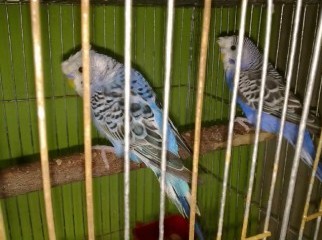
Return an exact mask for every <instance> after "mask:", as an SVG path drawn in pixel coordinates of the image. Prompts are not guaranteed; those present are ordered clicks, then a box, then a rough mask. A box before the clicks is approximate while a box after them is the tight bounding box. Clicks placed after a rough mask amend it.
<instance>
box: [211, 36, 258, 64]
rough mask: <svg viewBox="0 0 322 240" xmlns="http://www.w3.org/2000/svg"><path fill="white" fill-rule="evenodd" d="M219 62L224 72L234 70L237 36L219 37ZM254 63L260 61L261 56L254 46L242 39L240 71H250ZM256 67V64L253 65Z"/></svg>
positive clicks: (247, 40)
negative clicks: (221, 63)
mask: <svg viewBox="0 0 322 240" xmlns="http://www.w3.org/2000/svg"><path fill="white" fill-rule="evenodd" d="M217 43H218V45H219V47H220V53H221V60H222V62H223V64H224V68H225V70H228V69H235V67H236V62H237V48H238V36H237V35H233V36H225V37H219V38H218V40H217ZM255 61H260V62H261V61H262V56H261V54H260V52H259V50H258V48H257V47H256V45H255V44H254V43H253V42H252V41H251V40H250V39H249V38H247V37H245V38H244V41H243V48H242V59H241V70H250V69H251V68H252V66H253V65H254V64H253V63H254V62H255ZM255 65H257V64H255Z"/></svg>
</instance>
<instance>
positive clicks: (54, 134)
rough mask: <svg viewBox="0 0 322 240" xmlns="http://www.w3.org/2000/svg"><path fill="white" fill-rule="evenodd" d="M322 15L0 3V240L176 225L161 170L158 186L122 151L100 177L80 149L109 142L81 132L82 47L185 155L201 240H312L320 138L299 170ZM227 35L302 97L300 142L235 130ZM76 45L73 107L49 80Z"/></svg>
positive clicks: (246, 8)
mask: <svg viewBox="0 0 322 240" xmlns="http://www.w3.org/2000/svg"><path fill="white" fill-rule="evenodd" d="M321 14H322V13H321V3H320V2H319V1H316V0H304V1H292V0H277V1H274V5H273V1H269V0H268V1H261V0H253V1H251V0H250V1H236V0H226V1H221V0H213V1H210V0H205V2H203V1H199V0H186V1H170V0H169V1H161V0H135V1H133V2H132V1H114V0H112V1H100V0H93V1H90V3H89V2H88V1H86V0H84V1H81V2H79V1H73V0H70V1H68V0H62V1H61V0H58V1H50V0H49V1H45V0H44V1H41V2H39V1H38V0H31V1H24V0H1V1H0V19H1V20H0V22H1V24H0V32H1V38H0V39H1V40H0V43H1V44H0V56H1V58H0V114H1V117H0V136H1V137H0V167H1V170H0V183H1V184H0V186H1V188H0V196H1V200H0V203H1V205H0V206H1V208H0V210H1V211H0V233H1V234H0V235H1V237H0V239H48V238H49V239H87V238H88V239H95V238H96V239H142V238H139V237H138V235H136V233H137V229H138V228H140V226H150V225H149V223H151V222H154V224H157V225H153V224H152V225H153V226H157V227H155V229H156V231H157V236H160V239H167V237H168V236H166V231H167V229H166V226H167V224H166V222H167V219H177V218H173V217H172V218H171V217H170V218H168V216H171V215H174V214H178V210H177V208H176V207H175V206H174V205H173V204H172V203H171V202H170V201H168V200H167V198H166V197H165V196H164V195H165V193H164V185H163V184H162V179H163V180H164V171H165V170H166V167H165V165H164V164H161V165H162V166H161V168H162V169H163V171H161V183H159V182H158V179H157V178H156V177H155V175H154V174H153V172H152V171H151V170H150V169H149V168H146V167H145V165H144V164H140V163H133V162H130V161H129V155H128V154H125V156H124V159H125V161H124V160H123V158H117V157H116V156H115V155H113V154H111V153H108V154H107V160H108V163H109V167H108V168H107V167H106V166H105V163H104V161H103V160H102V155H101V154H102V153H101V152H100V151H99V150H93V151H92V150H91V145H109V142H108V141H107V140H106V139H105V138H104V137H102V136H101V135H100V134H99V132H98V131H97V130H96V128H95V127H94V126H91V122H90V107H89V106H90V105H89V104H90V102H89V93H90V90H89V85H88V84H89V76H90V73H89V67H88V66H89V65H87V64H88V56H89V55H88V51H89V43H90V44H91V48H92V49H94V50H95V51H97V52H99V53H103V54H106V55H108V56H111V57H113V58H115V59H116V60H117V61H119V62H121V63H125V91H128V93H129V90H130V84H129V79H130V78H129V72H130V67H133V68H135V69H136V70H138V71H139V72H140V73H142V75H143V76H144V78H145V79H146V80H147V81H148V82H149V83H150V85H151V86H152V87H153V90H154V91H155V92H156V95H157V98H158V99H159V100H160V102H162V103H163V109H164V116H165V119H167V118H166V116H167V114H169V117H170V118H171V119H172V120H173V122H174V125H176V126H177V128H178V130H179V132H180V133H181V135H182V136H183V138H184V139H185V141H186V142H187V143H188V144H189V145H190V147H191V149H193V151H194V155H193V156H188V155H187V154H186V155H184V154H183V156H182V158H184V159H185V161H184V163H185V165H186V166H188V167H189V168H190V169H193V171H192V183H191V185H192V189H193V192H192V203H191V205H192V207H191V209H192V211H191V212H192V213H191V216H192V218H193V217H194V213H195V211H196V209H195V203H193V199H195V198H196V202H197V204H198V206H199V209H200V212H201V216H200V217H197V219H196V220H197V221H199V224H200V226H201V228H202V231H203V234H204V237H205V239H213V238H217V239H266V238H270V239H321V238H322V232H321V231H320V223H321V215H322V214H321V211H322V204H321V203H322V202H321V193H322V189H321V183H320V181H319V180H318V179H317V178H316V177H315V176H314V175H315V171H316V169H317V164H318V161H319V157H320V151H321V142H320V141H321V140H320V139H319V135H320V134H319V133H317V134H315V135H314V141H315V147H316V149H317V154H316V155H317V156H316V159H317V160H315V164H314V166H315V167H314V168H313V170H312V167H309V166H307V165H306V164H304V163H303V162H302V161H300V148H301V146H302V141H303V135H304V131H305V127H306V122H307V115H308V113H309V112H310V113H311V114H315V116H316V117H317V119H319V114H318V113H319V110H320V111H321V103H320V96H321V86H322V81H321V77H322V75H321V71H322V68H321V60H320V59H321V57H320V48H321V36H322V20H321V19H322V17H321V16H322V15H321ZM232 34H235V35H237V36H239V37H240V40H241V39H242V37H243V36H247V37H249V38H250V39H252V41H253V42H254V43H255V44H256V45H257V47H258V48H259V49H261V52H262V54H263V56H264V65H263V68H264V69H265V68H267V64H265V63H267V61H266V59H268V61H269V62H270V63H271V64H272V65H273V67H274V68H276V69H278V72H279V73H280V74H281V75H282V76H283V77H284V79H285V81H286V83H285V84H286V86H288V87H289V88H290V89H291V91H292V92H293V93H294V94H295V95H296V96H298V98H299V99H301V100H302V102H303V109H304V110H303V115H302V118H301V121H299V122H298V124H299V126H300V130H299V133H300V134H299V136H300V137H299V138H298V142H297V143H298V145H296V144H294V145H295V146H294V147H293V146H291V145H290V144H288V143H287V141H285V140H283V139H282V135H279V134H278V133H276V134H271V133H267V132H264V131H260V128H259V127H257V128H256V126H255V125H254V126H251V125H249V127H250V130H245V127H244V126H242V125H240V124H239V123H237V122H236V123H235V122H234V119H235V117H237V116H239V117H241V116H243V112H242V111H241V109H240V108H239V107H238V105H237V104H236V96H237V94H238V92H237V85H236V83H237V82H236V81H235V80H234V81H235V85H234V86H235V87H233V90H232V91H230V90H229V88H228V86H227V84H226V81H225V70H224V67H223V65H222V62H221V57H220V49H219V46H218V44H217V39H218V37H219V36H224V35H232ZM82 46H83V48H82V49H83V57H84V58H83V61H84V63H85V64H84V67H83V74H84V104H83V100H82V98H80V97H79V96H78V95H77V94H76V92H75V91H74V90H73V89H72V88H70V87H69V86H68V84H67V81H66V78H65V77H64V75H63V73H62V70H61V62H62V61H64V60H66V59H67V58H68V57H69V55H71V53H75V52H76V51H78V50H80V49H81V47H82ZM237 50H238V54H237V62H236V65H237V69H239V67H238V66H240V61H239V60H240V58H239V57H240V56H241V55H240V51H241V50H242V48H241V47H239V48H238V49H237ZM238 74H239V73H237V72H236V74H235V79H236V80H238V79H239V75H238ZM265 78H266V77H265V74H263V78H262V81H264V80H263V79H265ZM35 83H36V84H35ZM86 86H87V87H86ZM263 86H265V85H263ZM288 87H287V89H288ZM287 91H288V90H286V92H287ZM263 94H264V89H263V90H262V93H261V99H262V100H263V98H264V95H263ZM128 96H129V94H125V109H128V107H129V105H128V104H129V101H127V100H129V98H127V97H128ZM285 98H286V97H285ZM163 100H164V102H163ZM261 102H262V101H261ZM286 103H287V101H286ZM258 107H259V108H262V106H261V104H259V106H258ZM264 111H265V109H264ZM258 114H261V111H258ZM285 114H286V111H285V112H284V116H285ZM281 115H282V116H283V114H282V113H281ZM127 116H128V115H127ZM83 120H84V124H83ZM284 120H285V118H284ZM125 123H129V116H128V117H125ZM200 124H201V125H200ZM257 124H259V123H258V122H257ZM200 126H201V128H200ZM259 126H260V125H259ZM164 128H166V124H165V125H164ZM126 129H127V130H129V125H126V124H125V132H126V131H127V130H126ZM163 132H164V133H166V131H163ZM38 134H39V135H38ZM125 135H126V134H125ZM312 136H313V135H312ZM125 139H128V138H127V137H126V136H125ZM163 139H165V138H163ZM164 141H165V140H164ZM125 142H127V143H125V153H127V152H128V150H129V149H128V147H129V146H128V143H129V141H128V140H126V141H125ZM165 142H166V141H165ZM84 149H85V150H84ZM163 150H165V148H163ZM84 152H85V154H84ZM165 153H166V152H165V151H162V154H164V156H163V161H165ZM163 163H164V162H163ZM197 179H199V180H197ZM160 184H161V189H163V190H160ZM164 219H165V220H164ZM174 221H175V222H174V223H170V225H171V224H172V225H176V224H178V225H179V222H178V221H179V220H174ZM188 221H189V220H188ZM194 221H195V219H191V218H190V226H193V225H194ZM158 222H159V223H158ZM163 223H164V224H163ZM186 223H187V222H186ZM152 225H151V226H152ZM164 226H165V227H164ZM185 226H186V231H187V232H188V227H187V226H189V224H186V225H185ZM144 231H147V230H144ZM189 234H190V235H189V236H190V238H189V239H193V236H194V228H193V227H190V232H189ZM172 237H173V236H172ZM177 237H178V236H177ZM143 239H144V238H143ZM145 239H147V238H145ZM169 239H171V238H169ZM172 239H177V238H172ZM182 239H184V238H182Z"/></svg>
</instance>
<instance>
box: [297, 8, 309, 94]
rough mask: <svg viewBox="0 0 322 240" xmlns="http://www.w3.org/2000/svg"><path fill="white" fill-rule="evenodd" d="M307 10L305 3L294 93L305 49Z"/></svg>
mask: <svg viewBox="0 0 322 240" xmlns="http://www.w3.org/2000/svg"><path fill="white" fill-rule="evenodd" d="M306 12H307V5H305V7H304V12H303V19H302V30H301V40H300V46H299V53H298V59H299V60H298V63H297V69H296V77H295V86H294V93H295V94H296V93H297V87H298V80H299V73H300V66H301V62H302V61H301V60H302V50H303V39H304V29H305V23H306Z"/></svg>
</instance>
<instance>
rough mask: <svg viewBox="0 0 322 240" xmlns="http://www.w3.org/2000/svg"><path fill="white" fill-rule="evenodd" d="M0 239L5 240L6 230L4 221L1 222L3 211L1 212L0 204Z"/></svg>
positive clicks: (0, 206)
mask: <svg viewBox="0 0 322 240" xmlns="http://www.w3.org/2000/svg"><path fill="white" fill-rule="evenodd" d="M0 239H2V240H6V239H7V237H6V229H5V227H4V220H3V211H2V205H1V202H0Z"/></svg>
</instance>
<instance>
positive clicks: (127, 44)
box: [124, 0, 132, 240]
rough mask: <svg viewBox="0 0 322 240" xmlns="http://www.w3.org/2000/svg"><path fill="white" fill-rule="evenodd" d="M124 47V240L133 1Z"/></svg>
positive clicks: (127, 221)
mask: <svg viewBox="0 0 322 240" xmlns="http://www.w3.org/2000/svg"><path fill="white" fill-rule="evenodd" d="M124 17H125V34H124V37H125V43H124V44H125V45H124V55H125V59H124V60H125V62H124V72H125V82H124V83H125V85H124V239H125V240H127V239H130V94H131V93H130V90H131V39H132V0H126V1H125V15H124Z"/></svg>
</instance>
